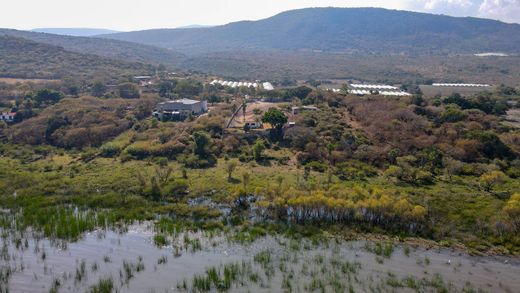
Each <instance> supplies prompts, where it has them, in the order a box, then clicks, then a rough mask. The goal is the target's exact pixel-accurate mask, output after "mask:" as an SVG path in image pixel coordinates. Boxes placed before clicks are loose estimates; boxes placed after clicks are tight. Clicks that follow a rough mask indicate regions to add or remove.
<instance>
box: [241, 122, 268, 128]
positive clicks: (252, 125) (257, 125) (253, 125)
mask: <svg viewBox="0 0 520 293" xmlns="http://www.w3.org/2000/svg"><path fill="white" fill-rule="evenodd" d="M244 126H245V127H247V128H249V129H260V128H264V126H263V124H262V122H246V123H245V125H244Z"/></svg>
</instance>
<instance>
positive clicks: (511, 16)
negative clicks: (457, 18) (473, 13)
mask: <svg viewBox="0 0 520 293" xmlns="http://www.w3.org/2000/svg"><path fill="white" fill-rule="evenodd" d="M478 16H481V17H486V18H492V19H499V20H502V21H505V22H517V23H520V0H485V1H483V2H482V4H481V5H480V7H479V11H478Z"/></svg>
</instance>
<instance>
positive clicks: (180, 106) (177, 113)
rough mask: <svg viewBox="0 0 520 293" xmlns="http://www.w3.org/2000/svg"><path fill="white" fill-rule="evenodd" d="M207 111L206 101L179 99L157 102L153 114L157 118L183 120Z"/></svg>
mask: <svg viewBox="0 0 520 293" xmlns="http://www.w3.org/2000/svg"><path fill="white" fill-rule="evenodd" d="M207 111H208V103H207V101H197V100H190V99H180V100H173V101H166V102H162V103H159V104H157V106H155V110H154V111H153V116H154V117H156V118H157V119H159V120H184V119H186V118H187V117H189V116H190V115H192V116H198V115H201V114H203V113H206V112H207Z"/></svg>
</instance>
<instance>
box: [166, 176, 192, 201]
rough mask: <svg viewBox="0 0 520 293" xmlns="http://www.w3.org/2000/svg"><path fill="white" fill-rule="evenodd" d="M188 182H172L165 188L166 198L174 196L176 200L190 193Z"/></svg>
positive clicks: (180, 180) (179, 180)
mask: <svg viewBox="0 0 520 293" xmlns="http://www.w3.org/2000/svg"><path fill="white" fill-rule="evenodd" d="M188 187H189V186H188V182H187V181H186V180H184V179H176V180H174V181H170V182H169V183H168V184H167V185H166V186H165V187H164V188H163V190H164V193H165V194H164V195H165V196H173V197H175V198H182V197H183V196H184V195H186V194H187V193H188Z"/></svg>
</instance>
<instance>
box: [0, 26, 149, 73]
mask: <svg viewBox="0 0 520 293" xmlns="http://www.w3.org/2000/svg"><path fill="white" fill-rule="evenodd" d="M0 56H1V58H0V77H15V78H43V79H59V78H64V77H74V78H87V79H94V78H96V79H98V78H99V79H113V80H118V79H120V78H121V77H123V76H128V75H136V74H145V73H150V72H153V68H152V67H151V66H149V65H145V64H142V63H137V62H124V61H120V60H113V59H108V58H103V57H99V56H97V55H92V54H81V53H77V52H70V51H67V50H65V49H63V48H62V47H58V46H53V45H49V44H42V43H37V42H34V41H30V40H27V39H23V38H18V37H12V36H6V35H0Z"/></svg>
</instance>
